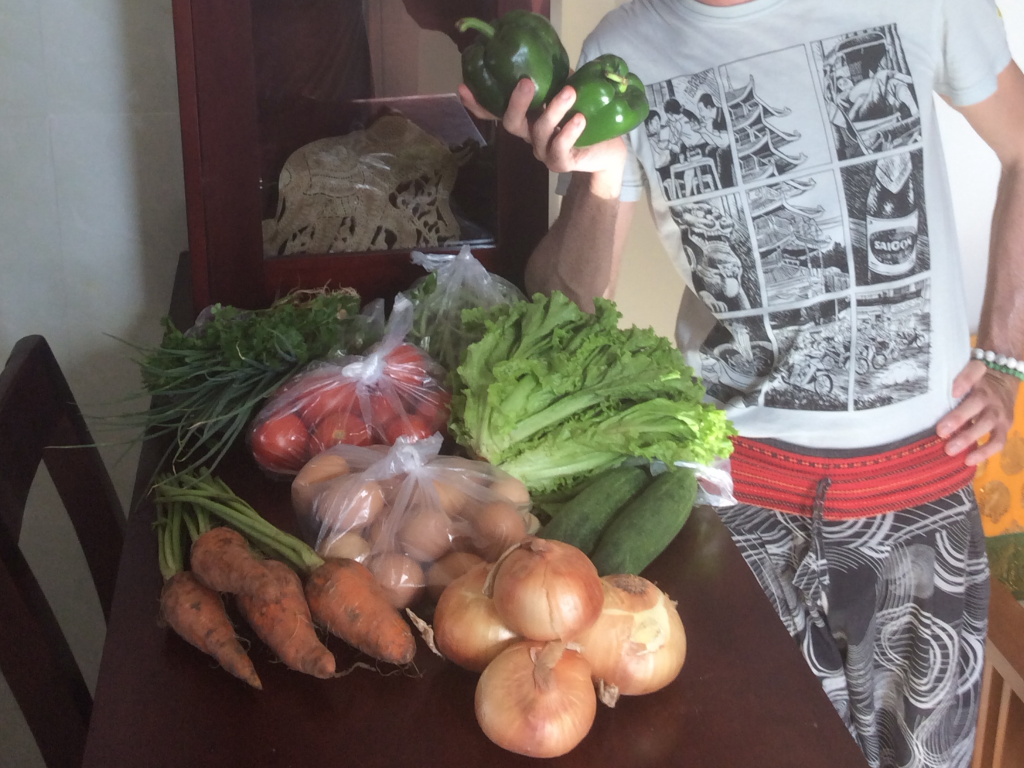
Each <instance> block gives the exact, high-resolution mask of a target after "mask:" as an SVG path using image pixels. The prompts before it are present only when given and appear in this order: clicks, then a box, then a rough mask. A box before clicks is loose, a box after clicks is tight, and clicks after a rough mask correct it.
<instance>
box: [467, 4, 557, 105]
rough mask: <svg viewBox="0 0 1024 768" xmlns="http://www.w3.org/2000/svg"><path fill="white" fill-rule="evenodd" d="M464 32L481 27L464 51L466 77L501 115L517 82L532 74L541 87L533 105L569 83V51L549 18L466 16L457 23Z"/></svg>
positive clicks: (472, 89) (517, 12)
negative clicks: (474, 39)
mask: <svg viewBox="0 0 1024 768" xmlns="http://www.w3.org/2000/svg"><path fill="white" fill-rule="evenodd" d="M455 26H456V28H457V29H458V30H459V31H460V32H465V31H466V30H469V29H475V30H476V31H478V32H479V33H480V36H479V38H478V39H477V41H476V42H475V43H473V44H472V45H470V46H468V47H467V48H466V49H465V50H464V51H463V52H462V79H463V81H464V82H465V83H466V86H467V87H468V88H469V90H470V93H472V94H473V97H474V98H475V99H476V100H477V101H478V102H479V103H480V106H482V107H483V108H484V109H486V110H487V111H488V112H490V113H491V114H492V115H494V116H495V117H501V116H502V115H503V114H505V110H506V109H507V108H508V100H509V97H510V96H511V95H512V91H513V90H514V89H515V87H516V84H517V83H518V82H519V81H520V80H522V79H523V78H524V77H528V78H529V79H530V80H532V81H533V84H534V86H536V89H537V90H536V92H535V93H534V96H533V101H532V102H531V104H530V109H531V110H535V109H540V108H541V107H542V106H543V105H544V102H546V101H547V100H548V99H549V98H550V97H552V96H554V95H555V94H556V93H558V92H559V91H560V90H562V86H563V85H565V80H566V78H567V77H568V76H569V54H568V53H567V52H566V50H565V46H563V45H562V41H561V40H560V39H559V37H558V33H557V32H555V28H554V27H552V26H551V22H549V21H548V20H547V19H546V18H544V17H543V16H542V15H541V14H539V13H533V12H532V11H524V10H512V11H509V12H508V13H506V14H504V15H503V16H502V17H501V18H500V19H498V20H497V21H495V22H494V23H493V24H488V23H486V22H484V21H481V20H480V19H475V18H465V19H460V20H459V21H458V22H457V23H456V25H455Z"/></svg>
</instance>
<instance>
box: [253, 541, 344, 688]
mask: <svg viewBox="0 0 1024 768" xmlns="http://www.w3.org/2000/svg"><path fill="white" fill-rule="evenodd" d="M266 566H267V569H268V570H269V571H270V574H271V579H270V581H269V582H265V583H264V587H263V588H262V589H261V590H260V591H259V592H258V593H257V594H252V595H248V594H239V595H236V596H235V601H236V603H237V604H238V608H239V610H240V611H241V612H242V615H243V616H244V617H245V620H246V621H247V622H249V626H251V627H252V628H253V629H254V630H255V631H256V634H257V635H258V636H259V638H260V640H262V641H263V642H264V643H266V644H267V645H268V646H270V648H271V649H272V650H273V651H274V652H275V653H276V654H277V656H278V658H279V659H281V661H282V662H283V663H284V665H285V666H286V667H288V668H289V669H294V670H297V671H299V672H305V673H306V674H307V675H313V676H314V677H319V678H324V679H326V678H329V677H333V676H334V672H335V662H334V654H332V653H331V652H330V651H329V650H328V649H327V647H326V646H325V645H324V644H323V643H321V642H320V639H319V638H318V637H317V635H316V629H314V627H313V619H312V617H311V616H310V614H309V606H308V605H307V604H306V598H305V596H304V595H303V592H302V582H301V581H300V580H299V577H298V576H297V575H296V574H295V571H293V570H292V569H291V568H289V567H288V566H287V565H285V564H284V563H281V562H278V561H277V560H267V561H266Z"/></svg>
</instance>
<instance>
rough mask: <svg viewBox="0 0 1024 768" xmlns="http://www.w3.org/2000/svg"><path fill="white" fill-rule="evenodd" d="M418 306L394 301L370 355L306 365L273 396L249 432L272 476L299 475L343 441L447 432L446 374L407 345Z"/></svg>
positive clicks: (448, 398)
mask: <svg viewBox="0 0 1024 768" xmlns="http://www.w3.org/2000/svg"><path fill="white" fill-rule="evenodd" d="M411 324H412V306H411V305H410V304H409V303H408V302H407V301H396V306H395V310H394V311H393V312H392V314H391V318H390V319H389V321H388V325H387V328H386V330H385V334H384V338H383V339H382V340H381V341H380V342H378V343H377V344H375V345H374V346H373V347H371V348H370V350H369V352H368V353H367V354H366V355H358V356H357V355H347V356H342V357H340V358H337V359H334V360H324V361H320V362H317V363H314V364H312V365H309V366H307V367H306V368H305V369H304V370H303V371H301V372H300V373H298V374H297V375H296V376H294V377H293V378H292V379H290V380H289V381H288V382H286V383H285V384H284V385H283V386H282V387H281V388H280V389H279V390H278V391H277V393H275V395H274V396H273V397H271V398H270V399H269V400H268V401H267V402H266V403H265V404H264V406H263V408H262V409H261V410H260V412H259V413H258V414H257V415H256V418H255V419H254V420H253V425H252V429H251V431H250V445H251V448H252V451H253V456H254V458H255V459H256V462H257V464H259V465H260V466H261V467H262V468H263V469H264V470H266V471H268V472H270V473H272V474H284V475H288V474H295V473H296V472H298V471H299V470H300V469H301V468H302V467H303V466H304V465H305V464H306V462H307V461H309V460H310V459H311V458H312V457H314V456H316V455H317V454H319V453H321V452H322V451H324V450H326V449H328V448H331V447H332V446H334V445H337V444H338V443H345V444H350V445H357V446H368V445H374V444H385V445H391V444H393V443H394V442H395V441H396V440H397V439H398V438H399V437H403V436H405V437H411V438H416V439H422V438H426V437H429V436H430V435H433V434H435V433H437V432H440V433H442V434H444V433H445V432H446V430H447V422H448V413H449V404H450V402H451V392H450V390H449V389H447V388H446V387H445V385H444V383H443V382H444V376H445V371H444V369H443V368H441V367H440V366H439V365H438V364H437V363H436V362H435V361H434V360H432V359H431V358H430V357H429V356H427V355H426V354H425V353H424V352H423V351H422V350H421V349H420V348H419V347H417V346H415V345H413V344H409V343H407V342H405V341H404V339H405V336H406V334H407V333H408V331H409V327H410V326H411Z"/></svg>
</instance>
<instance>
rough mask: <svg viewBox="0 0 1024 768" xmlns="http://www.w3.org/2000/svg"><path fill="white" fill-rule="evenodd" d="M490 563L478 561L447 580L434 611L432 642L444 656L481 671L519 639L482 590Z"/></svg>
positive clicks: (463, 665) (465, 666)
mask: <svg viewBox="0 0 1024 768" xmlns="http://www.w3.org/2000/svg"><path fill="white" fill-rule="evenodd" d="M490 570H491V567H490V565H488V564H487V563H484V562H481V563H479V564H478V565H476V566H475V567H473V568H472V569H470V570H469V571H468V572H466V573H464V574H463V575H462V576H459V577H458V578H457V579H455V580H454V581H453V582H452V583H451V584H449V585H448V586H447V587H446V588H445V590H444V592H442V593H441V599H440V600H438V601H437V608H436V609H435V611H434V642H435V643H436V644H437V649H438V650H439V651H440V652H441V654H442V655H444V656H445V658H447V659H450V660H451V661H453V662H455V663H456V664H458V665H459V666H460V667H464V668H465V669H469V670H472V671H473V672H482V671H483V670H484V668H485V667H486V666H487V665H488V664H489V663H490V662H491V660H492V659H493V658H494V657H495V656H497V655H498V654H499V653H501V652H502V651H503V650H505V648H507V647H508V646H509V645H511V644H512V643H514V642H515V641H516V640H521V639H522V638H521V637H519V636H518V635H517V634H516V633H515V632H513V631H512V630H511V629H509V628H508V627H506V626H505V624H504V622H502V620H501V618H500V617H499V616H498V612H497V611H495V610H494V601H493V600H491V598H489V597H487V596H486V595H484V593H483V588H484V582H485V581H487V574H488V573H489V572H490Z"/></svg>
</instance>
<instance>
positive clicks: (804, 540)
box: [720, 486, 989, 768]
mask: <svg viewBox="0 0 1024 768" xmlns="http://www.w3.org/2000/svg"><path fill="white" fill-rule="evenodd" d="M720 514H721V517H722V521H723V522H724V523H725V525H726V526H727V527H728V528H729V530H730V531H731V532H732V535H733V539H734V540H735V541H736V544H737V545H738V546H739V548H740V550H741V552H742V553H743V557H744V559H745V560H746V561H747V564H748V565H749V566H750V568H751V570H752V571H753V572H754V574H755V575H756V576H757V580H758V581H759V582H760V583H761V587H762V588H763V589H764V591H765V593H766V594H767V595H768V597H769V599H770V600H771V601H772V604H773V605H774V606H775V609H776V611H777V612H778V614H779V616H780V617H781V618H782V620H783V622H784V623H785V625H786V627H787V629H788V630H789V632H790V634H791V635H792V636H793V637H794V638H795V639H796V640H797V641H798V642H799V643H800V647H801V649H802V651H803V654H804V657H805V658H806V659H807V663H808V664H809V665H810V667H811V669H812V670H813V671H814V673H815V675H817V676H818V678H819V679H820V680H821V683H822V685H823V686H824V688H825V691H826V693H828V696H829V698H830V699H831V700H832V703H833V704H834V705H835V708H836V710H838V712H839V714H840V715H841V716H842V718H843V720H844V721H845V722H846V726H847V727H848V728H849V729H850V732H851V733H852V734H853V736H854V738H856V739H857V742H858V743H859V744H860V746H861V749H862V750H863V752H864V755H865V757H866V758H867V760H868V763H869V764H870V765H871V766H873V767H874V768H897V767H899V768H961V767H962V768H967V766H969V765H970V761H971V754H972V751H973V749H974V733H975V726H976V721H977V716H978V703H979V697H980V690H981V675H982V666H983V660H984V650H985V633H986V629H987V623H988V594H989V586H988V560H987V558H986V555H985V539H984V533H983V531H982V528H981V519H980V517H979V514H978V506H977V502H976V501H975V498H974V492H973V490H972V489H971V488H970V487H969V486H968V487H967V488H964V489H963V490H961V491H958V492H956V493H954V494H952V495H950V496H947V497H945V498H942V499H939V500H938V501H934V502H931V503H928V504H922V505H921V506H918V507H913V508H911V509H904V510H900V511H897V512H891V513H888V514H885V515H879V516H876V517H867V518H862V519H859V520H846V521H829V520H822V519H821V517H820V514H818V515H816V516H815V517H810V518H809V517H800V516H797V515H791V514H786V513H783V512H777V511H775V510H771V509H764V508H762V507H754V506H750V505H746V504H740V505H737V506H734V507H729V508H727V509H725V510H721V511H720Z"/></svg>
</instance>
